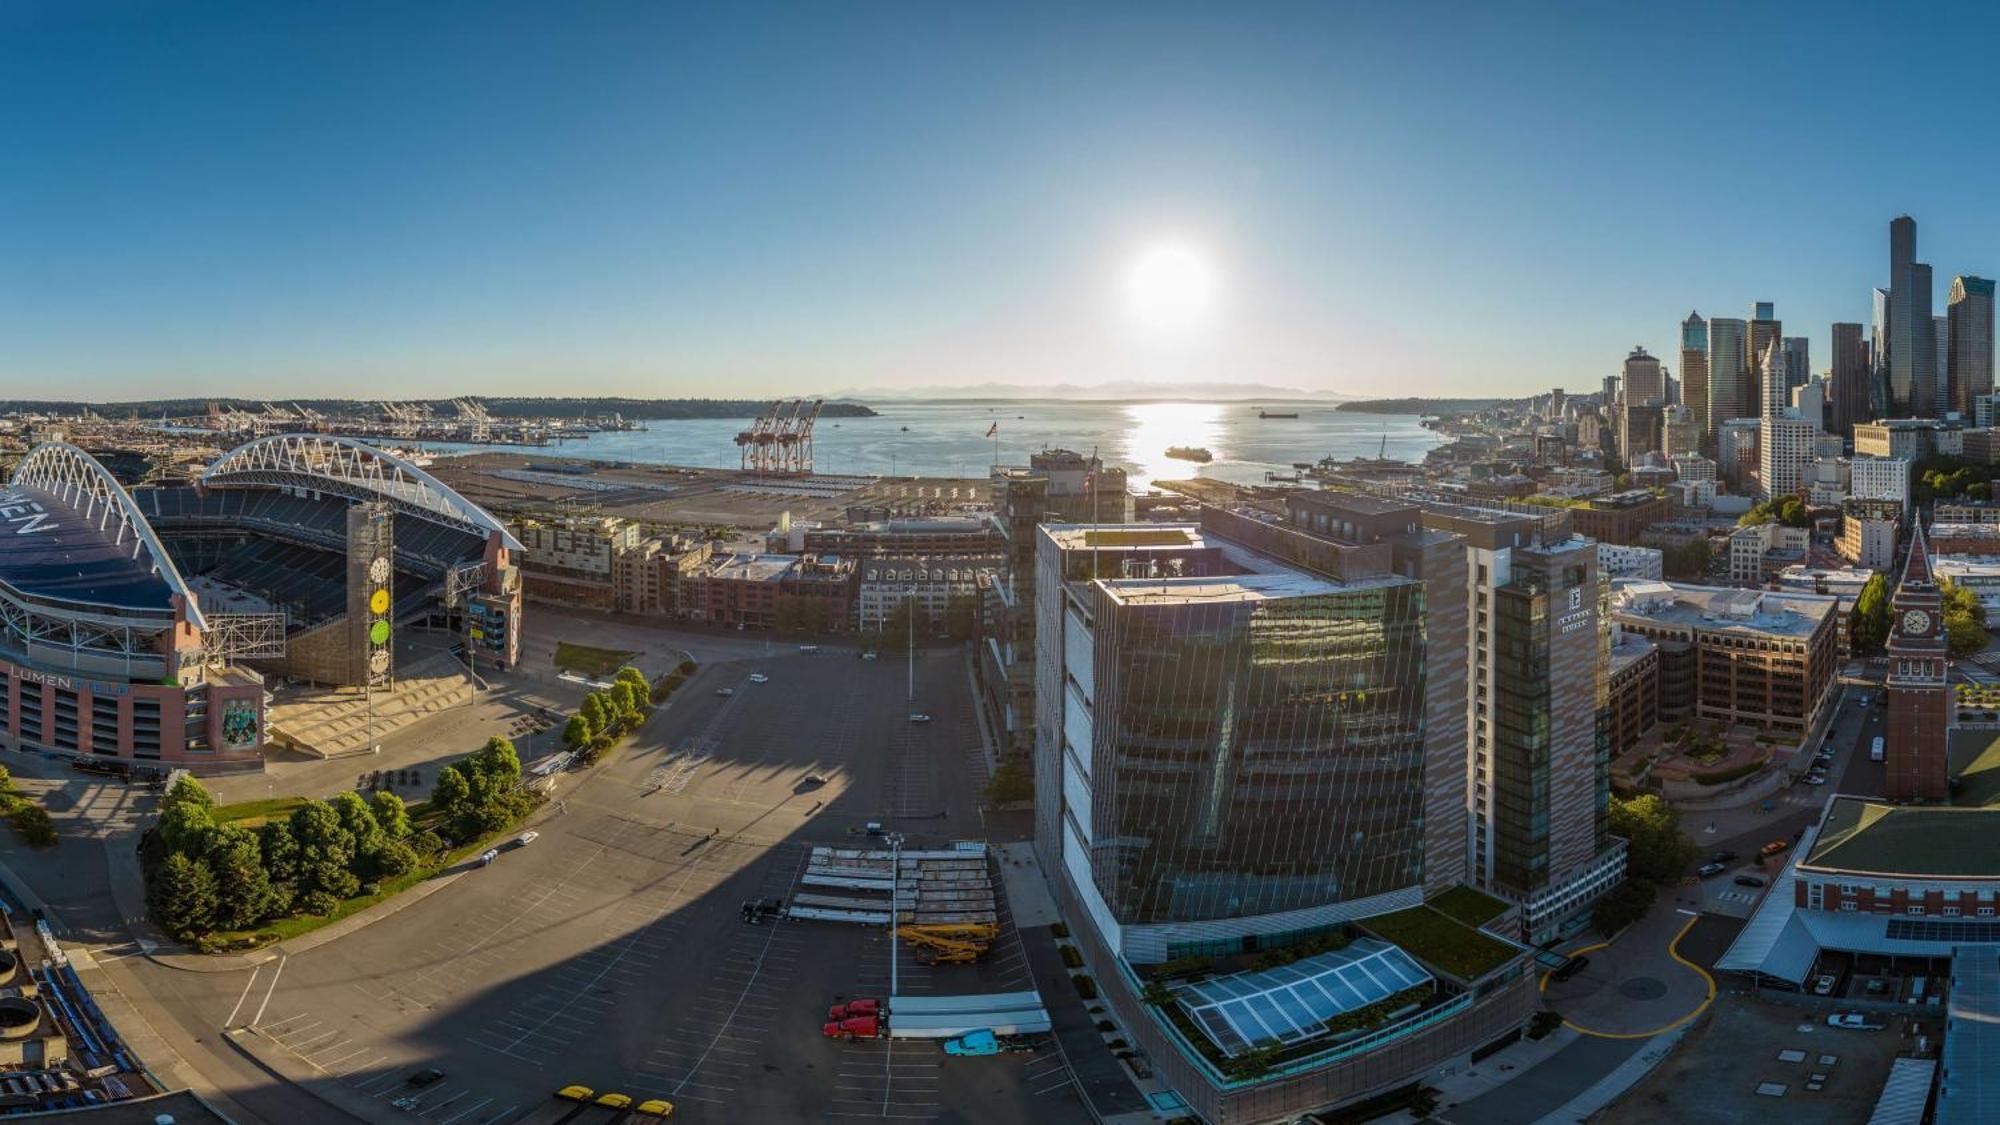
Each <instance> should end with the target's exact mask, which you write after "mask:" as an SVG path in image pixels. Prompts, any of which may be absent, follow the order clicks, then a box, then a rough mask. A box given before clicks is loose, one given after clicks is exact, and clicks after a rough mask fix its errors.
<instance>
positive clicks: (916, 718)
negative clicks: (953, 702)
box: [910, 711, 931, 723]
mask: <svg viewBox="0 0 2000 1125" xmlns="http://www.w3.org/2000/svg"><path fill="white" fill-rule="evenodd" d="M910 721H911V722H913V723H928V722H930V721H931V717H930V716H929V715H926V714H924V713H923V712H922V711H919V712H917V713H916V714H914V715H911V716H910Z"/></svg>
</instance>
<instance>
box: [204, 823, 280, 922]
mask: <svg viewBox="0 0 2000 1125" xmlns="http://www.w3.org/2000/svg"><path fill="white" fill-rule="evenodd" d="M204 861H205V862H206V863H207V864H208V867H209V870H210V871H211V872H213V873H214V875H215V911H214V915H213V918H212V922H213V924H214V925H215V927H216V928H218V929H224V930H247V929H249V928H250V927H252V926H254V925H256V924H257V923H259V922H261V921H263V920H264V918H265V916H266V914H267V912H268V911H269V910H270V908H271V879H270V873H269V871H267V870H266V869H265V867H264V853H263V849H262V848H261V847H260V846H259V844H258V842H257V834H256V833H255V832H252V831H250V830H249V829H248V828H244V827H242V826H241V825H235V824H225V825H223V826H221V827H219V828H217V829H215V830H214V831H213V832H210V833H209V837H208V854H207V855H206V856H205V857H204Z"/></svg>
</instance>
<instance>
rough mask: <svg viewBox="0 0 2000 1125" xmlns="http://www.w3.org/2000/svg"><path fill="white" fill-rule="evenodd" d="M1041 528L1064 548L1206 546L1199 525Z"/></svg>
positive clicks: (1052, 526) (1165, 524)
mask: <svg viewBox="0 0 2000 1125" xmlns="http://www.w3.org/2000/svg"><path fill="white" fill-rule="evenodd" d="M1042 530H1043V532H1045V533H1046V534H1047V535H1048V536H1049V538H1051V539H1054V540H1055V541H1056V546H1058V547H1061V548H1062V549H1063V550H1065V551H1084V550H1089V549H1090V548H1092V547H1102V548H1104V549H1105V550H1111V549H1114V548H1115V549H1118V550H1131V549H1133V548H1136V547H1174V548H1184V547H1205V546H1207V545H1208V544H1207V542H1206V541H1205V540H1204V539H1203V538H1202V533H1201V527H1200V525H1199V524H1192V523H1161V524H1098V525H1091V524H1081V523H1049V524H1043V525H1042Z"/></svg>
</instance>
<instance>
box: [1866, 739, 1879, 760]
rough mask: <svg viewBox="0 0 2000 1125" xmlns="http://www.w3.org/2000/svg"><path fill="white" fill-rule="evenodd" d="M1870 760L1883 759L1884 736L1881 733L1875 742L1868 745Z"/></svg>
mask: <svg viewBox="0 0 2000 1125" xmlns="http://www.w3.org/2000/svg"><path fill="white" fill-rule="evenodd" d="M1868 760H1869V761H1871V762H1879V761H1881V760H1882V736H1881V735H1879V734H1878V735H1876V736H1875V742H1874V744H1873V745H1871V746H1869V747H1868Z"/></svg>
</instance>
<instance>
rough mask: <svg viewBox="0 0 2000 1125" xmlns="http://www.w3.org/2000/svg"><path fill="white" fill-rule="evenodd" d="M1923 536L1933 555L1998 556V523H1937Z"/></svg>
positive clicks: (1999, 549) (1999, 528) (1999, 552)
mask: <svg viewBox="0 0 2000 1125" xmlns="http://www.w3.org/2000/svg"><path fill="white" fill-rule="evenodd" d="M1924 534H1925V538H1927V539H1928V540H1929V541H1930V547H1931V552H1932V553H1933V554H1939V555H2000V523H1943V522H1938V523H1934V524H1932V525H1931V526H1930V529H1929V530H1928V531H1926V532H1925V533H1924Z"/></svg>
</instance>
